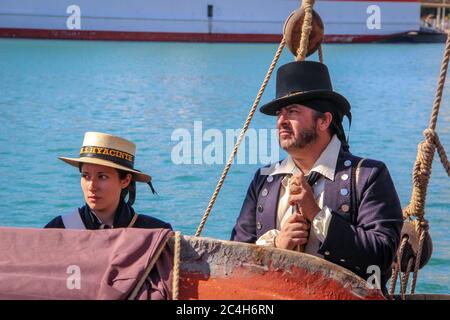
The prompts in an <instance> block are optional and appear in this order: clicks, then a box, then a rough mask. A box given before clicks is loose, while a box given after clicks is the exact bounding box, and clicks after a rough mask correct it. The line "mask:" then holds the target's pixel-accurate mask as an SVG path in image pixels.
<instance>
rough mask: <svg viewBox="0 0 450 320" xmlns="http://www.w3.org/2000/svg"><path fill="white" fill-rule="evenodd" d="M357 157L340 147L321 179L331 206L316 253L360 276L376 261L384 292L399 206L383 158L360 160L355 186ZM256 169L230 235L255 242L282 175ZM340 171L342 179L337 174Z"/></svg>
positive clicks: (273, 209)
mask: <svg viewBox="0 0 450 320" xmlns="http://www.w3.org/2000/svg"><path fill="white" fill-rule="evenodd" d="M360 160H361V158H359V157H356V156H354V155H352V154H351V153H348V152H345V151H343V150H342V149H341V151H340V153H339V156H338V160H337V164H336V170H335V179H334V181H331V180H328V179H325V180H326V181H325V190H324V198H323V203H324V205H326V206H327V207H328V208H330V210H331V211H332V218H331V221H330V225H329V228H328V232H327V236H326V238H325V241H324V242H323V243H321V245H320V248H319V251H318V253H320V254H322V255H323V256H324V258H325V259H326V260H328V261H330V262H333V263H335V264H338V265H341V266H342V267H344V268H347V269H349V270H351V271H353V272H354V273H356V274H358V275H359V276H361V277H363V278H364V279H367V278H368V277H369V276H370V275H372V274H373V271H372V272H371V273H367V268H368V267H369V266H371V265H377V266H379V267H380V271H381V286H382V289H383V290H384V291H385V289H386V288H385V285H386V282H387V280H388V278H389V277H390V274H391V264H392V261H393V259H394V255H395V253H396V250H397V247H398V245H399V241H400V233H401V229H402V226H403V215H402V209H401V206H400V201H399V199H398V195H397V192H396V190H395V187H394V184H393V182H392V179H391V176H390V175H389V171H388V169H387V168H386V166H385V164H384V163H382V162H380V161H376V160H370V159H365V160H364V161H363V162H362V165H361V168H360V172H359V178H358V185H357V186H356V184H355V183H354V181H353V180H355V178H354V175H353V172H354V171H355V170H356V166H357V164H358V162H359V161H360ZM260 171H261V169H259V170H258V171H257V172H256V174H255V176H254V178H253V181H252V182H251V184H250V187H249V188H248V192H247V196H246V198H245V200H244V203H243V206H242V209H241V213H240V215H239V217H238V219H237V222H236V225H235V227H234V228H233V231H232V234H231V240H235V241H241V242H247V243H255V242H256V240H257V239H258V238H259V237H260V236H262V235H263V234H264V233H266V232H267V231H268V230H270V229H275V227H276V213H277V208H278V199H279V193H280V187H281V180H282V179H283V177H284V175H283V174H280V175H274V176H267V175H261V174H260ZM343 175H347V176H348V178H347V179H345V177H346V176H344V179H343V178H341V177H342V176H343ZM343 189H347V190H348V191H349V192H348V195H343V194H345V192H342V193H341V190H343ZM354 189H356V190H354ZM264 190H265V191H264ZM263 191H264V192H263ZM344 191H345V190H344Z"/></svg>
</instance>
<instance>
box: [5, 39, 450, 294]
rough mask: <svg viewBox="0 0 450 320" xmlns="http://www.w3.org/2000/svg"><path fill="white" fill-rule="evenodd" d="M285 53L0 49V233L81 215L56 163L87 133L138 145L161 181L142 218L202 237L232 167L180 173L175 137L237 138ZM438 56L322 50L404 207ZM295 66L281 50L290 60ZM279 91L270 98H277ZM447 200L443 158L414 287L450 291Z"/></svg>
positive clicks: (231, 182)
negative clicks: (427, 254)
mask: <svg viewBox="0 0 450 320" xmlns="http://www.w3.org/2000/svg"><path fill="white" fill-rule="evenodd" d="M276 48H277V46H276V45H275V44H185V43H129V42H83V41H44V40H9V39H3V40H0V120H1V126H0V146H1V148H0V159H1V163H2V165H1V166H0V184H1V186H2V191H1V192H0V202H1V203H2V208H3V210H1V213H0V224H1V225H3V226H16V227H41V226H43V225H44V224H46V223H47V222H48V221H49V220H50V219H51V218H52V217H54V216H56V215H60V214H62V213H65V212H67V211H69V210H71V209H72V208H74V207H76V206H81V205H82V204H83V203H82V193H81V190H80V186H79V175H78V173H77V170H76V169H74V168H72V167H70V166H68V165H66V164H64V163H63V162H61V161H59V160H58V159H57V157H58V156H77V152H78V151H79V147H80V146H81V143H82V139H83V135H84V132H85V131H101V132H108V133H112V134H118V135H121V136H123V137H126V138H128V139H131V140H133V141H134V142H136V144H137V158H136V168H138V169H141V170H143V171H145V172H149V173H150V174H151V175H152V176H153V179H154V185H155V187H156V189H157V191H158V193H159V196H153V195H151V193H150V192H149V190H148V187H147V186H145V185H142V186H139V187H138V196H137V200H136V204H135V208H136V209H137V211H138V212H140V213H145V214H150V215H153V216H156V217H158V218H161V219H163V220H166V221H169V222H171V223H172V225H173V227H174V228H175V229H178V230H181V231H182V232H183V233H184V234H189V235H192V234H193V233H194V232H195V230H196V228H197V226H198V223H199V221H200V218H201V216H202V214H203V211H204V209H205V208H206V206H207V204H208V201H209V198H210V195H211V194H212V191H213V189H214V187H215V185H216V182H217V179H218V178H219V176H220V174H221V172H222V169H223V165H222V164H205V163H203V164H192V165H176V164H174V162H173V161H172V158H171V152H172V150H173V148H174V147H175V146H176V144H177V141H172V139H171V136H172V133H173V132H174V131H175V130H176V129H180V128H181V129H186V130H188V131H189V132H191V133H193V131H194V121H202V127H203V131H205V130H207V129H219V130H220V131H221V132H225V130H226V129H238V128H239V127H240V126H241V124H242V123H243V121H244V120H245V118H246V116H247V113H248V110H249V109H250V106H251V104H252V102H253V99H254V97H255V96H256V93H257V91H258V89H259V86H260V84H261V81H262V79H263V76H264V75H265V72H266V70H267V67H268V65H269V64H270V62H271V60H272V57H273V54H274V52H275V50H276ZM442 52H443V45H441V44H426V45H409V44H404V45H378V44H377V45H325V46H324V56H325V61H326V63H327V64H328V66H329V69H330V72H331V76H332V79H333V82H334V88H335V90H337V91H338V92H341V93H342V94H344V95H345V96H346V97H347V98H348V99H349V101H350V102H351V103H352V111H353V119H354V121H353V124H352V127H351V135H350V143H351V149H352V151H353V153H356V154H358V155H361V156H364V157H370V158H376V159H380V160H383V161H384V162H385V163H386V164H387V165H388V167H389V169H390V172H391V175H392V177H393V179H394V181H395V184H396V186H397V190H398V193H399V196H400V198H401V201H402V205H403V206H405V205H406V204H407V203H408V201H409V198H410V193H411V173H412V166H413V163H414V160H415V157H416V152H417V144H418V142H419V141H421V140H422V131H423V130H424V129H425V128H426V126H427V125H428V121H429V114H430V110H431V105H432V102H433V98H434V91H435V88H436V83H437V77H438V75H439V66H440V62H441V58H442ZM291 60H292V57H291V55H290V54H288V53H285V54H283V56H282V58H281V63H286V62H289V61H291ZM274 82H275V81H274V79H272V80H271V82H270V84H269V86H268V88H267V91H266V93H265V94H264V96H263V102H264V101H268V100H271V99H272V97H273V95H274ZM449 90H450V89H449V86H448V82H447V87H446V88H445V93H444V99H443V103H442V107H441V113H440V119H439V123H438V126H437V130H438V133H439V134H440V139H441V141H442V143H443V144H444V145H445V146H446V147H447V151H448V150H450V130H449V129H450V127H449V119H450V100H449ZM273 127H274V119H273V118H271V117H267V116H264V115H262V114H260V113H257V114H256V116H255V118H254V120H253V122H252V128H256V129H261V128H273ZM207 144H208V143H206V142H205V143H204V144H203V146H205V145H207ZM224 158H225V159H226V158H227V157H226V156H224ZM436 159H437V157H436ZM260 165H261V164H236V165H234V166H233V167H232V169H231V171H230V173H229V176H228V178H227V180H226V182H225V185H224V187H223V189H222V192H221V194H220V195H219V197H218V200H217V202H216V205H215V206H214V209H213V211H212V213H211V216H210V218H209V220H208V222H207V224H206V227H205V229H204V231H203V233H202V235H203V236H209V237H215V238H220V239H228V237H229V234H230V231H231V228H232V227H233V225H234V222H235V219H236V217H237V215H238V213H239V210H240V207H241V204H242V201H243V199H244V196H245V192H246V190H247V187H248V184H249V182H250V180H251V178H252V177H253V174H254V172H255V170H256V169H257V167H259V166H260ZM449 200H450V188H449V181H448V178H447V176H446V174H445V173H444V171H443V169H442V166H441V164H440V162H438V161H435V163H434V169H433V174H432V178H431V184H430V188H429V192H428V199H427V207H426V216H427V218H428V219H429V221H430V226H431V230H430V232H431V236H432V238H433V243H434V252H433V258H432V259H431V261H430V263H429V264H428V265H427V266H426V267H425V268H424V269H423V270H422V271H421V272H420V274H419V283H418V287H417V291H418V292H435V293H450V277H449V274H450V236H449V229H450V201H449Z"/></svg>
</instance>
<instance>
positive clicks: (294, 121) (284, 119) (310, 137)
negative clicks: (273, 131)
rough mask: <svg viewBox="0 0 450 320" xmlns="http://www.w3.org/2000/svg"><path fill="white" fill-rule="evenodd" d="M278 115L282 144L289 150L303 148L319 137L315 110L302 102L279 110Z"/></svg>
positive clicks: (278, 127)
mask: <svg viewBox="0 0 450 320" xmlns="http://www.w3.org/2000/svg"><path fill="white" fill-rule="evenodd" d="M277 116H278V118H277V129H278V138H279V142H280V146H281V148H283V149H284V150H286V151H287V152H289V151H290V150H293V149H302V148H304V147H305V146H307V145H308V144H311V143H313V142H314V141H315V140H316V139H317V137H318V133H317V127H316V119H315V111H314V110H312V109H310V108H307V107H305V106H303V105H300V104H291V105H289V106H287V107H284V108H282V109H281V110H280V111H278V113H277Z"/></svg>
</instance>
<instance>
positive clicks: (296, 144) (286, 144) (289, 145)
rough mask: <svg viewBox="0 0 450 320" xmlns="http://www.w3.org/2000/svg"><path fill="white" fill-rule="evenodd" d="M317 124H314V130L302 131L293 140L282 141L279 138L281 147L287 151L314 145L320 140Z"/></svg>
mask: <svg viewBox="0 0 450 320" xmlns="http://www.w3.org/2000/svg"><path fill="white" fill-rule="evenodd" d="M318 136H319V135H318V134H317V130H316V124H315V123H314V124H313V126H312V128H308V129H302V130H300V132H299V133H297V134H295V135H294V137H293V138H290V139H284V140H281V139H280V137H278V140H279V143H280V147H281V148H283V149H284V150H286V151H289V150H292V149H302V148H304V147H306V146H307V145H309V144H311V143H313V142H314V141H316V140H317V138H318Z"/></svg>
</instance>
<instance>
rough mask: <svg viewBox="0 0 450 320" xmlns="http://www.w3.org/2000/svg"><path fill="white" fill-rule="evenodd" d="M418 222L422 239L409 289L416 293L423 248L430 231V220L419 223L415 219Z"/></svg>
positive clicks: (417, 225)
mask: <svg viewBox="0 0 450 320" xmlns="http://www.w3.org/2000/svg"><path fill="white" fill-rule="evenodd" d="M415 223H416V229H417V228H418V229H419V231H418V232H419V234H420V239H419V248H418V250H417V257H416V263H415V265H414V273H413V278H412V281H411V287H410V289H409V291H410V293H411V294H414V292H415V291H416V283H417V276H418V274H419V267H420V260H421V259H422V250H423V244H424V242H425V237H426V236H427V232H428V228H429V226H428V221H426V220H425V221H424V222H422V223H418V221H415Z"/></svg>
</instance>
